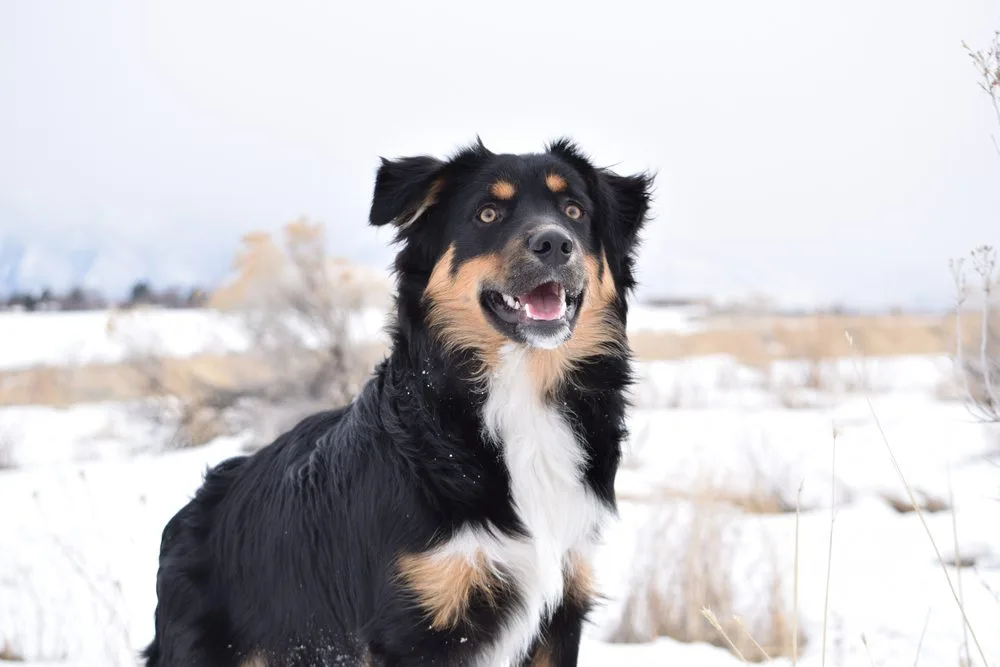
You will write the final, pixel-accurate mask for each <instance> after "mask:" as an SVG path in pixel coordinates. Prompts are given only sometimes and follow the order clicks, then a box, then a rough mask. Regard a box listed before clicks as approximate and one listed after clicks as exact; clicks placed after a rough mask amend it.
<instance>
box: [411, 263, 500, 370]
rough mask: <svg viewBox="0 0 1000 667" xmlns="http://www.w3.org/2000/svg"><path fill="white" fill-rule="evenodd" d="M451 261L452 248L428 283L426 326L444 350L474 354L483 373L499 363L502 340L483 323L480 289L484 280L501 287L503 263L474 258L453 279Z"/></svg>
mask: <svg viewBox="0 0 1000 667" xmlns="http://www.w3.org/2000/svg"><path fill="white" fill-rule="evenodd" d="M454 258H455V246H454V245H452V246H451V247H449V248H448V251H447V252H446V253H445V254H444V255H443V256H442V257H441V259H440V260H439V261H438V263H437V264H436V265H435V266H434V270H433V271H432V272H431V277H430V280H428V282H427V288H426V289H425V290H424V298H425V299H426V300H427V302H428V304H429V310H428V324H429V325H430V326H431V328H432V329H433V330H434V332H435V334H436V335H437V336H438V339H439V340H440V341H441V343H442V344H443V345H445V347H447V348H449V349H452V350H457V349H469V350H473V351H475V352H476V353H477V355H478V356H479V359H480V361H481V362H482V366H483V368H482V369H481V370H482V371H483V372H485V371H488V370H489V369H491V368H494V367H495V366H496V364H497V363H498V360H499V354H500V347H501V346H502V345H503V343H504V337H503V336H502V335H501V334H499V333H498V332H497V331H496V329H494V328H493V326H492V325H491V324H490V323H489V322H488V321H487V320H486V314H485V313H483V309H482V308H481V307H480V305H479V286H480V285H481V284H482V282H483V280H484V279H485V278H489V279H491V281H496V282H498V283H500V284H502V281H503V268H502V267H503V262H502V259H501V258H500V257H499V256H497V255H485V256H483V257H476V258H474V259H470V260H467V261H465V262H463V263H462V265H461V266H459V267H458V271H457V272H456V273H455V275H452V268H453V267H452V264H453V262H454Z"/></svg>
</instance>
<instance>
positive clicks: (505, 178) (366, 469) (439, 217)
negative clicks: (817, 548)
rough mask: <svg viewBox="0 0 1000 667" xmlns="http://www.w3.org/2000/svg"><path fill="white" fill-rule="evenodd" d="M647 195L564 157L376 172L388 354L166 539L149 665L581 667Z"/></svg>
mask: <svg viewBox="0 0 1000 667" xmlns="http://www.w3.org/2000/svg"><path fill="white" fill-rule="evenodd" d="M653 179H654V177H653V176H652V175H650V174H649V173H648V172H642V173H638V174H635V175H629V176H622V175H618V174H617V173H615V172H613V171H611V170H610V169H608V168H600V167H597V166H595V165H594V164H593V163H592V161H591V159H590V158H589V157H587V156H586V155H585V154H584V153H583V152H582V151H581V150H580V149H579V148H578V147H577V146H576V145H575V144H574V143H573V142H572V141H570V140H568V139H559V140H556V141H554V142H552V143H549V144H548V145H546V146H545V148H544V150H543V151H542V152H539V153H529V154H496V153H493V152H492V151H490V150H488V149H487V148H486V147H485V145H483V143H482V141H481V140H478V139H477V140H476V141H475V142H473V143H472V144H470V145H468V146H467V147H464V148H461V149H460V150H458V151H457V152H455V153H454V154H452V155H451V156H450V157H449V158H447V159H438V158H435V157H430V156H419V157H406V158H399V159H392V160H389V159H385V158H383V159H382V161H381V165H380V167H379V168H378V171H377V175H376V178H375V188H374V195H373V198H372V204H371V211H370V220H369V222H370V224H372V225H375V226H383V225H393V226H394V227H395V243H396V244H397V247H398V253H397V255H396V258H395V263H394V272H395V278H396V294H395V313H394V317H393V318H392V322H391V324H390V326H389V333H390V338H391V348H390V350H389V352H388V353H387V355H386V357H385V358H384V360H383V361H382V362H380V363H379V364H378V365H377V366H376V367H375V369H374V372H373V374H372V376H371V377H370V378H369V380H368V381H367V382H366V384H365V385H364V386H363V388H362V389H361V390H360V391H359V393H358V394H357V396H356V397H355V398H354V400H353V401H352V402H351V403H350V404H349V405H347V406H344V407H340V408H338V409H333V410H330V411H327V412H322V413H319V414H315V415H313V416H310V417H307V418H306V419H304V420H303V421H301V422H300V423H299V424H297V425H296V426H295V427H294V428H293V429H291V430H290V431H289V432H287V433H285V434H283V435H281V436H280V437H278V438H277V439H276V440H275V441H274V442H273V443H271V444H270V445H268V446H266V447H264V448H263V449H261V450H259V451H258V452H256V453H254V454H253V455H250V456H238V457H234V458H231V459H228V460H226V461H223V462H222V463H220V464H218V465H217V466H216V467H215V468H214V469H211V470H209V471H208V472H207V473H206V475H205V478H204V481H203V484H202V485H201V487H200V488H199V489H198V491H197V493H196V494H195V495H194V497H193V499H192V500H191V501H190V502H189V503H188V504H187V505H186V506H185V507H183V508H182V509H181V510H180V511H178V512H177V514H176V515H175V516H174V517H173V518H172V519H171V520H170V521H169V522H168V523H167V524H166V527H165V528H164V530H163V534H162V541H161V548H160V559H159V569H158V574H157V581H156V594H157V606H156V610H155V636H154V638H153V640H152V642H151V643H150V644H149V646H148V647H147V648H146V649H145V651H144V657H145V660H146V665H147V666H148V667H279V666H282V667H283V666H288V667H299V666H301V667H305V666H306V665H365V666H380V667H397V666H398V667H417V666H427V665H474V666H483V667H493V666H494V665H515V666H516V665H525V666H535V667H569V666H572V665H576V664H577V659H578V655H579V646H580V639H581V634H582V629H583V625H584V623H585V620H586V617H587V614H588V612H589V611H590V610H591V608H592V605H593V604H594V602H595V600H596V599H597V598H596V596H597V594H598V593H597V591H596V590H595V580H594V574H593V570H592V566H591V558H592V554H593V551H594V549H595V546H596V545H597V543H598V540H599V539H600V531H601V527H602V525H603V524H605V522H606V521H607V520H608V519H609V518H612V517H614V516H615V514H616V504H615V491H614V481H615V475H616V472H617V469H618V465H619V460H620V457H621V446H622V443H623V441H624V439H625V438H626V422H625V417H626V410H627V407H628V397H627V391H628V388H629V386H630V384H631V382H632V367H631V363H632V362H631V352H630V350H629V346H628V341H627V338H626V333H625V330H626V315H627V301H628V297H629V296H630V294H631V292H632V291H634V286H635V278H634V275H633V274H634V262H635V258H636V253H637V250H638V247H639V246H640V240H639V233H640V230H641V229H642V227H643V226H644V224H645V223H646V222H647V218H648V210H649V206H650V202H651V188H652V185H653Z"/></svg>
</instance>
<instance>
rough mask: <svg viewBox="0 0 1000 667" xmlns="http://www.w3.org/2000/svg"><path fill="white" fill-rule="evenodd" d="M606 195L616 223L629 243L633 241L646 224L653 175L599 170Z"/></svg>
mask: <svg viewBox="0 0 1000 667" xmlns="http://www.w3.org/2000/svg"><path fill="white" fill-rule="evenodd" d="M600 178H601V181H603V185H604V189H605V192H606V195H607V196H609V197H610V199H611V201H612V202H614V209H615V212H616V213H617V218H618V220H617V223H618V226H619V229H620V230H621V231H622V232H623V234H624V237H625V239H626V240H627V241H628V243H629V244H631V243H633V242H634V241H635V239H636V237H637V236H638V234H639V231H640V230H641V229H642V227H643V225H645V224H646V220H647V218H646V215H647V213H648V212H649V202H650V197H651V193H652V188H653V176H652V175H651V174H648V173H641V174H634V175H632V176H619V175H618V174H615V173H614V172H611V171H607V170H603V169H602V170H601V176H600Z"/></svg>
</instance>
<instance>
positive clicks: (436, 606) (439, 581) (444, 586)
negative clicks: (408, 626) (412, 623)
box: [399, 552, 500, 630]
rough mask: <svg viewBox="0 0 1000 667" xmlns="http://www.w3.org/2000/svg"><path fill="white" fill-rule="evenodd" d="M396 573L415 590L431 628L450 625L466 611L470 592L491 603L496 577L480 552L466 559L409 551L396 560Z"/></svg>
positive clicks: (497, 582) (462, 616)
mask: <svg viewBox="0 0 1000 667" xmlns="http://www.w3.org/2000/svg"><path fill="white" fill-rule="evenodd" d="M399 572H400V574H401V575H402V577H403V579H404V581H405V582H406V584H407V585H408V586H409V587H410V589H411V590H412V591H413V592H414V593H416V595H417V600H418V602H419V603H420V606H421V607H422V608H423V609H424V610H425V611H426V612H427V614H428V616H429V617H430V620H431V626H432V627H433V628H434V629H435V630H447V629H449V628H454V627H455V626H457V625H458V624H459V623H460V622H462V621H463V620H466V615H467V613H468V611H469V601H470V598H471V596H472V594H473V593H474V592H477V591H478V592H480V593H482V594H483V595H484V597H485V598H486V600H487V603H489V604H492V603H493V600H494V596H495V594H496V591H497V589H498V588H499V584H500V580H499V578H498V577H497V575H496V574H495V573H494V571H493V570H492V569H491V568H490V567H489V564H488V562H487V560H486V557H485V556H484V555H483V553H482V552H476V555H475V556H474V557H473V558H472V559H471V560H470V559H468V558H465V557H464V556H439V555H436V554H411V555H406V556H403V557H402V558H400V559H399Z"/></svg>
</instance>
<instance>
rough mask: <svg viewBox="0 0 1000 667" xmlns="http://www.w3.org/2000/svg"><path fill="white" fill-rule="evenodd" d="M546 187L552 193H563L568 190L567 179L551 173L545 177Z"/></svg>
mask: <svg viewBox="0 0 1000 667" xmlns="http://www.w3.org/2000/svg"><path fill="white" fill-rule="evenodd" d="M545 185H546V186H547V187H548V189H549V190H551V191H552V192H562V191H563V190H565V189H566V186H567V183H566V179H565V178H563V177H562V176H560V175H559V174H556V173H554V172H551V171H550V172H549V173H547V174H546V175H545Z"/></svg>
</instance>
